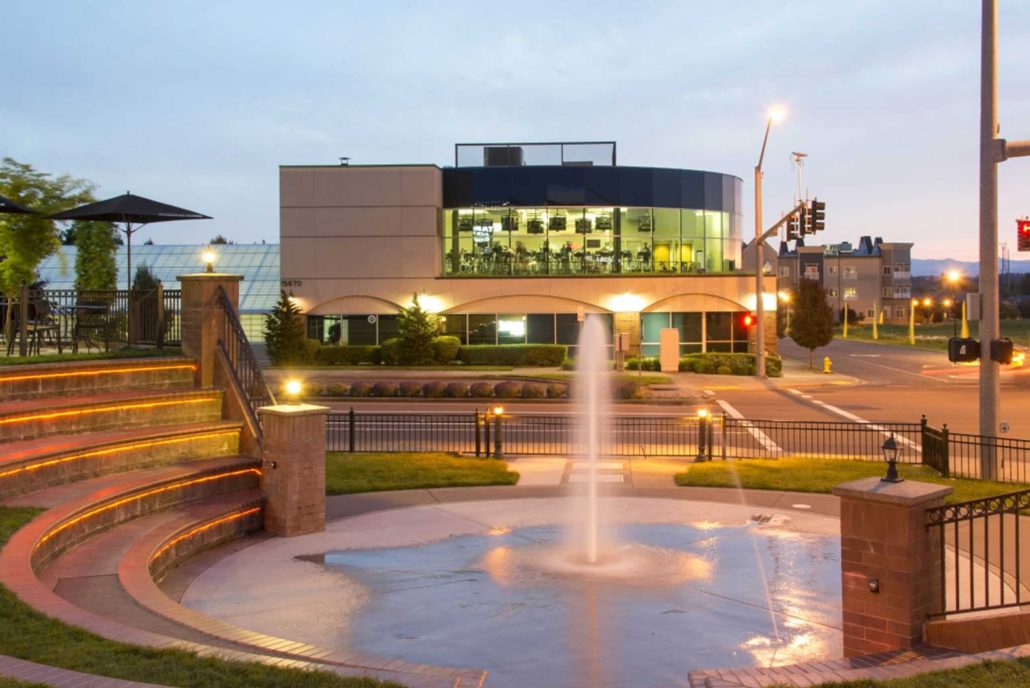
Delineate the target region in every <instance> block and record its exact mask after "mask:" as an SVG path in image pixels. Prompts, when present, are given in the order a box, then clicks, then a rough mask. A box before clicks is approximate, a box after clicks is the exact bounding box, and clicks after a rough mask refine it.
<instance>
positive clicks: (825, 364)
mask: <svg viewBox="0 0 1030 688" xmlns="http://www.w3.org/2000/svg"><path fill="white" fill-rule="evenodd" d="M823 373H824V374H825V375H829V374H830V357H829V356H827V357H826V358H824V359H823Z"/></svg>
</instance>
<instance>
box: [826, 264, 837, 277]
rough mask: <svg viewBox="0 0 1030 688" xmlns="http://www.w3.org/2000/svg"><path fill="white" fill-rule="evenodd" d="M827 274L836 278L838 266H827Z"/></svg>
mask: <svg viewBox="0 0 1030 688" xmlns="http://www.w3.org/2000/svg"><path fill="white" fill-rule="evenodd" d="M826 274H827V275H829V276H830V277H836V276H837V266H836V265H827V266H826Z"/></svg>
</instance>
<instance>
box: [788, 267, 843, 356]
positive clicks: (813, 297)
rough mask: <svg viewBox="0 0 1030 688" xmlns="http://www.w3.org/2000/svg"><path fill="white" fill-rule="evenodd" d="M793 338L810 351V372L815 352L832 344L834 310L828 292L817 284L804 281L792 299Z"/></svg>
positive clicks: (791, 323) (791, 324)
mask: <svg viewBox="0 0 1030 688" xmlns="http://www.w3.org/2000/svg"><path fill="white" fill-rule="evenodd" d="M791 308H792V310H791V314H790V338H791V339H793V340H794V343H795V344H797V345H798V346H800V347H803V348H805V349H808V369H809V370H811V369H812V360H813V358H814V355H815V350H816V349H818V348H819V347H821V346H826V345H827V344H829V343H830V342H832V341H833V309H832V308H831V307H830V305H829V304H828V303H826V290H825V289H823V288H822V286H821V285H820V284H819V283H818V282H816V281H815V280H810V279H803V280H801V282H800V283H799V284H798V288H797V289H796V290H795V292H794V297H793V298H792V299H791Z"/></svg>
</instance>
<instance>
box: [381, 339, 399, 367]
mask: <svg viewBox="0 0 1030 688" xmlns="http://www.w3.org/2000/svg"><path fill="white" fill-rule="evenodd" d="M379 356H380V358H381V359H382V361H383V363H385V364H386V365H400V362H401V340H400V339H398V338H397V337H392V338H391V339H387V340H386V341H385V342H383V343H382V345H381V346H380V347H379Z"/></svg>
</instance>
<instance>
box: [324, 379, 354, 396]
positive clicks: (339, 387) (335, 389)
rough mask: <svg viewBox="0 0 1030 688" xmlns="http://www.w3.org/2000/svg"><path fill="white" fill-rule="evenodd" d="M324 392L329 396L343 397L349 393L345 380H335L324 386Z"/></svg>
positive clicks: (348, 386)
mask: <svg viewBox="0 0 1030 688" xmlns="http://www.w3.org/2000/svg"><path fill="white" fill-rule="evenodd" d="M325 394H326V396H329V397H345V396H347V395H348V394H350V385H348V384H347V383H346V382H336V383H333V384H331V385H329V386H328V387H326V388H325Z"/></svg>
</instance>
